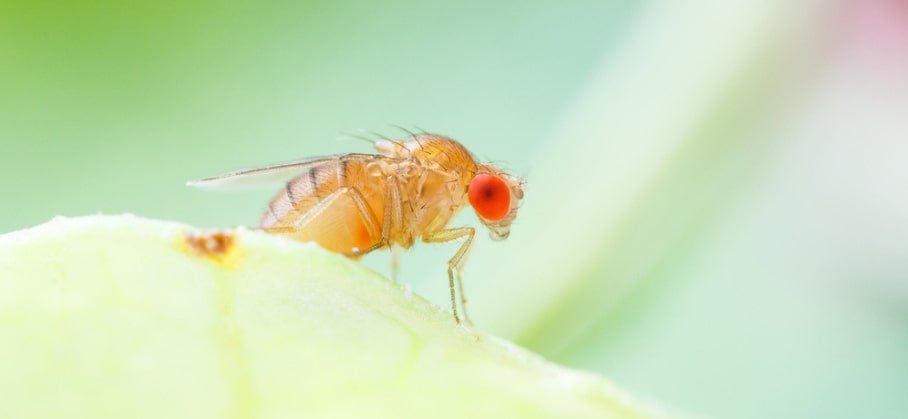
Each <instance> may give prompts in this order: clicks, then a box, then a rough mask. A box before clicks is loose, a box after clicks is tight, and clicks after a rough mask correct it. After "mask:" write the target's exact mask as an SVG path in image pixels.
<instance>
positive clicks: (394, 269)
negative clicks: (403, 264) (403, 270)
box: [391, 246, 400, 282]
mask: <svg viewBox="0 0 908 419" xmlns="http://www.w3.org/2000/svg"><path fill="white" fill-rule="evenodd" d="M399 258H400V256H399V255H398V251H397V247H396V246H391V279H393V280H394V282H398V281H397V273H398V271H400V261H399Z"/></svg>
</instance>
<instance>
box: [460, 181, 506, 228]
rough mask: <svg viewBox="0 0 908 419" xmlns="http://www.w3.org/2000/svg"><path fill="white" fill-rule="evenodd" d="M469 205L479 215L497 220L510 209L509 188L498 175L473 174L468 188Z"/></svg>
mask: <svg viewBox="0 0 908 419" xmlns="http://www.w3.org/2000/svg"><path fill="white" fill-rule="evenodd" d="M469 198H470V205H472V206H473V208H474V209H475V210H476V213H478V214H479V216H480V217H482V218H484V219H486V220H489V221H498V220H501V219H502V218H504V217H505V216H506V215H508V211H510V210H511V190H510V189H508V184H507V183H505V182H504V180H502V179H501V178H500V177H498V176H495V175H492V174H489V173H480V174H478V175H476V176H473V180H471V181H470V189H469Z"/></svg>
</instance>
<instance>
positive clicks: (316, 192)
mask: <svg viewBox="0 0 908 419" xmlns="http://www.w3.org/2000/svg"><path fill="white" fill-rule="evenodd" d="M383 159H384V158H382V157H378V156H363V155H353V156H339V157H338V158H337V159H333V160H329V161H326V162H321V163H318V164H314V165H312V166H311V167H309V169H308V170H307V171H306V172H304V173H303V174H302V175H300V176H298V177H296V178H294V179H293V180H291V181H290V182H288V183H287V185H286V187H285V188H284V190H282V191H280V192H278V194H277V195H276V196H275V197H274V198H273V199H272V200H271V203H270V204H269V205H268V208H267V209H266V210H265V213H264V214H262V218H261V220H260V221H259V227H261V228H263V229H265V230H267V231H269V232H273V233H277V234H283V235H287V236H290V237H292V238H294V239H298V240H302V241H315V242H318V243H319V244H320V245H321V246H322V247H324V248H326V249H328V250H331V251H335V252H339V253H344V254H347V255H357V254H359V253H361V252H362V251H365V250H366V249H369V248H370V247H371V246H373V245H375V244H376V243H378V242H380V240H381V223H382V219H383V215H384V214H383V211H384V200H385V196H386V192H385V182H384V180H383V179H381V177H380V176H378V175H377V174H376V175H372V176H370V174H369V173H368V171H367V170H366V169H367V165H369V164H370V163H379V162H380V161H381V160H383Z"/></svg>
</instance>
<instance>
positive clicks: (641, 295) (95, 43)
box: [0, 0, 908, 418]
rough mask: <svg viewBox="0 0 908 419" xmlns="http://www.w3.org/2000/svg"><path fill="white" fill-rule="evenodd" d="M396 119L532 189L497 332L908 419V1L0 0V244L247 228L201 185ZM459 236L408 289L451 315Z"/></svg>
mask: <svg viewBox="0 0 908 419" xmlns="http://www.w3.org/2000/svg"><path fill="white" fill-rule="evenodd" d="M394 124H399V125H402V126H405V127H421V128H425V129H427V130H430V131H434V132H439V133H443V134H446V135H450V136H453V137H455V138H458V139H460V140H461V141H462V142H463V143H464V144H465V145H466V146H467V147H468V148H470V149H471V150H472V151H474V152H475V153H476V154H477V155H478V156H479V157H481V158H483V159H488V160H494V161H501V162H504V165H505V166H506V167H508V168H509V169H511V170H513V171H514V172H515V173H517V174H520V175H525V176H527V178H528V186H527V192H526V200H525V202H524V205H523V207H522V208H521V213H520V215H519V218H518V220H517V224H516V225H515V226H514V228H513V230H512V234H511V238H510V239H509V240H507V241H505V242H502V243H492V242H491V241H490V240H489V239H488V238H487V237H486V236H485V235H482V237H480V238H479V240H478V242H477V243H476V245H475V247H474V251H473V254H472V255H471V260H470V263H469V264H468V265H467V269H466V271H465V279H466V290H467V294H468V295H469V296H470V297H471V305H470V309H471V313H472V314H473V317H474V320H475V321H476V322H477V324H478V327H479V328H480V329H484V330H488V331H491V332H493V333H496V334H499V335H501V336H504V337H506V338H508V339H512V340H514V341H515V342H517V343H518V344H520V345H523V346H526V347H528V348H529V349H532V350H534V351H536V352H539V353H541V354H543V355H544V356H546V357H547V358H549V359H551V360H553V361H555V362H558V363H562V364H566V365H569V366H572V367H576V368H581V369H585V370H590V371H595V372H598V373H601V374H603V375H605V376H607V377H609V378H610V379H612V380H614V381H615V382H616V383H617V384H618V385H620V386H622V387H625V388H628V389H630V390H631V391H632V392H634V393H635V394H637V395H640V396H641V397H644V398H650V399H652V400H656V401H659V402H661V403H664V404H665V405H667V406H672V407H673V408H677V409H680V410H682V411H689V412H695V413H699V414H703V415H706V416H716V417H740V418H765V417H827V418H829V417H904V416H906V415H908V398H906V389H908V282H906V281H908V141H906V139H908V7H906V6H905V4H904V2H901V1H898V0H866V1H861V0H851V1H848V0H841V1H826V2H822V1H808V2H786V1H781V0H770V1H766V0H762V1H757V0H739V1H731V2H718V1H716V2H707V1H698V2H672V1H668V0H661V1H660V0H649V1H641V2H631V1H605V2H601V1H569V2H535V3H529V4H528V3H525V2H496V3H488V2H478V1H461V2H448V3H432V4H429V3H423V2H412V1H411V2H405V1H398V2H382V3H379V2H365V1H361V2H354V1H335V2H328V1H320V2H251V1H249V2H243V1H233V2H193V3H187V2H174V1H159V2H146V3H141V2H117V1H93V0H89V1H83V2H74V1H63V2H47V1H17V0H12V1H11V0H2V1H0V191H2V193H3V195H2V196H3V197H4V198H3V204H2V206H0V211H2V212H0V215H2V217H0V232H6V231H12V230H17V229H21V228H25V227H28V226H32V225H35V224H38V223H41V222H44V221H46V220H48V219H50V218H51V217H53V216H55V215H69V216H74V215H84V214H93V213H98V212H103V213H122V212H131V213H135V214H137V215H139V216H143V217H152V218H162V219H172V220H179V221H183V222H186V223H191V224H195V225H199V226H206V227H218V226H231V225H238V224H244V225H254V224H255V222H256V221H257V219H258V216H259V212H260V211H261V210H262V209H263V208H264V205H265V203H266V202H267V199H268V198H269V197H270V196H271V195H272V194H273V193H274V191H271V190H264V191H251V192H240V193H229V194H227V193H208V192H204V191H199V190H191V189H188V188H186V187H184V186H183V183H184V182H185V181H186V180H189V179H193V178H198V177H201V176H206V175H211V174H214V173H219V172H222V171H225V170H229V169H234V168H238V167H242V166H248V165H257V164H264V163H270V162H274V161H280V160H286V159H292V158H297V157H303V156H309V155H319V154H330V153H337V152H349V151H368V145H367V144H364V143H362V142H359V141H347V142H338V141H335V140H336V139H337V138H338V137H341V136H343V135H342V134H343V133H360V132H362V130H376V131H379V132H382V133H384V134H387V135H391V136H403V133H402V132H401V131H400V130H398V129H396V128H393V127H392V125H394ZM457 222H458V223H461V224H477V222H476V221H475V216H473V214H472V213H471V212H470V211H465V213H464V214H462V216H461V217H460V218H458V220H457ZM455 249H456V247H455V246H454V245H451V246H424V245H420V246H417V248H415V249H413V250H412V251H411V252H407V253H406V254H404V255H403V258H402V275H401V280H402V281H403V282H405V283H407V284H409V286H411V287H412V288H413V289H414V290H415V291H417V292H419V293H421V294H423V295H426V296H428V297H429V298H430V299H432V300H433V301H435V302H437V303H438V304H439V305H441V306H442V307H447V297H446V295H447V294H446V292H447V289H446V286H447V284H446V280H445V272H444V266H445V261H446V260H447V258H448V257H450V255H451V254H453V252H454V250H455ZM364 263H366V264H368V265H369V266H372V267H374V268H375V269H376V270H378V271H380V272H385V273H387V272H388V264H389V257H388V255H387V253H386V252H385V253H380V254H374V255H370V256H369V257H367V258H366V260H365V262H364Z"/></svg>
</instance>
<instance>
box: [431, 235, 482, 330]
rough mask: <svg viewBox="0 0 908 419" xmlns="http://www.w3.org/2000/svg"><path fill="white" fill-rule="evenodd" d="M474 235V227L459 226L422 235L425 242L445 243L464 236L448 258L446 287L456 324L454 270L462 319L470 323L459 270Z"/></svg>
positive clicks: (457, 319)
mask: <svg viewBox="0 0 908 419" xmlns="http://www.w3.org/2000/svg"><path fill="white" fill-rule="evenodd" d="M475 235H476V229H474V228H473V227H459V228H450V229H445V230H439V231H435V232H433V233H430V234H428V235H426V236H423V239H422V240H423V241H424V242H426V243H446V242H449V241H452V240H457V239H459V238H461V237H466V240H465V241H464V243H463V244H462V245H461V246H460V248H459V249H457V253H455V254H454V256H453V257H452V258H451V259H450V260H448V287H449V288H450V290H451V311H452V312H453V314H454V321H456V322H457V324H460V316H458V315H457V295H456V294H457V293H456V292H455V289H454V278H455V272H456V273H457V286H458V288H459V291H460V298H461V308H463V315H464V319H465V320H466V322H467V323H468V324H471V323H472V322H471V321H470V318H469V316H467V311H466V303H467V299H466V297H465V296H464V293H463V283H462V281H461V279H460V270H461V269H462V268H463V266H462V265H461V263H462V262H463V259H464V256H466V254H467V252H468V251H469V250H470V246H471V245H472V244H473V236H475Z"/></svg>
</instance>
